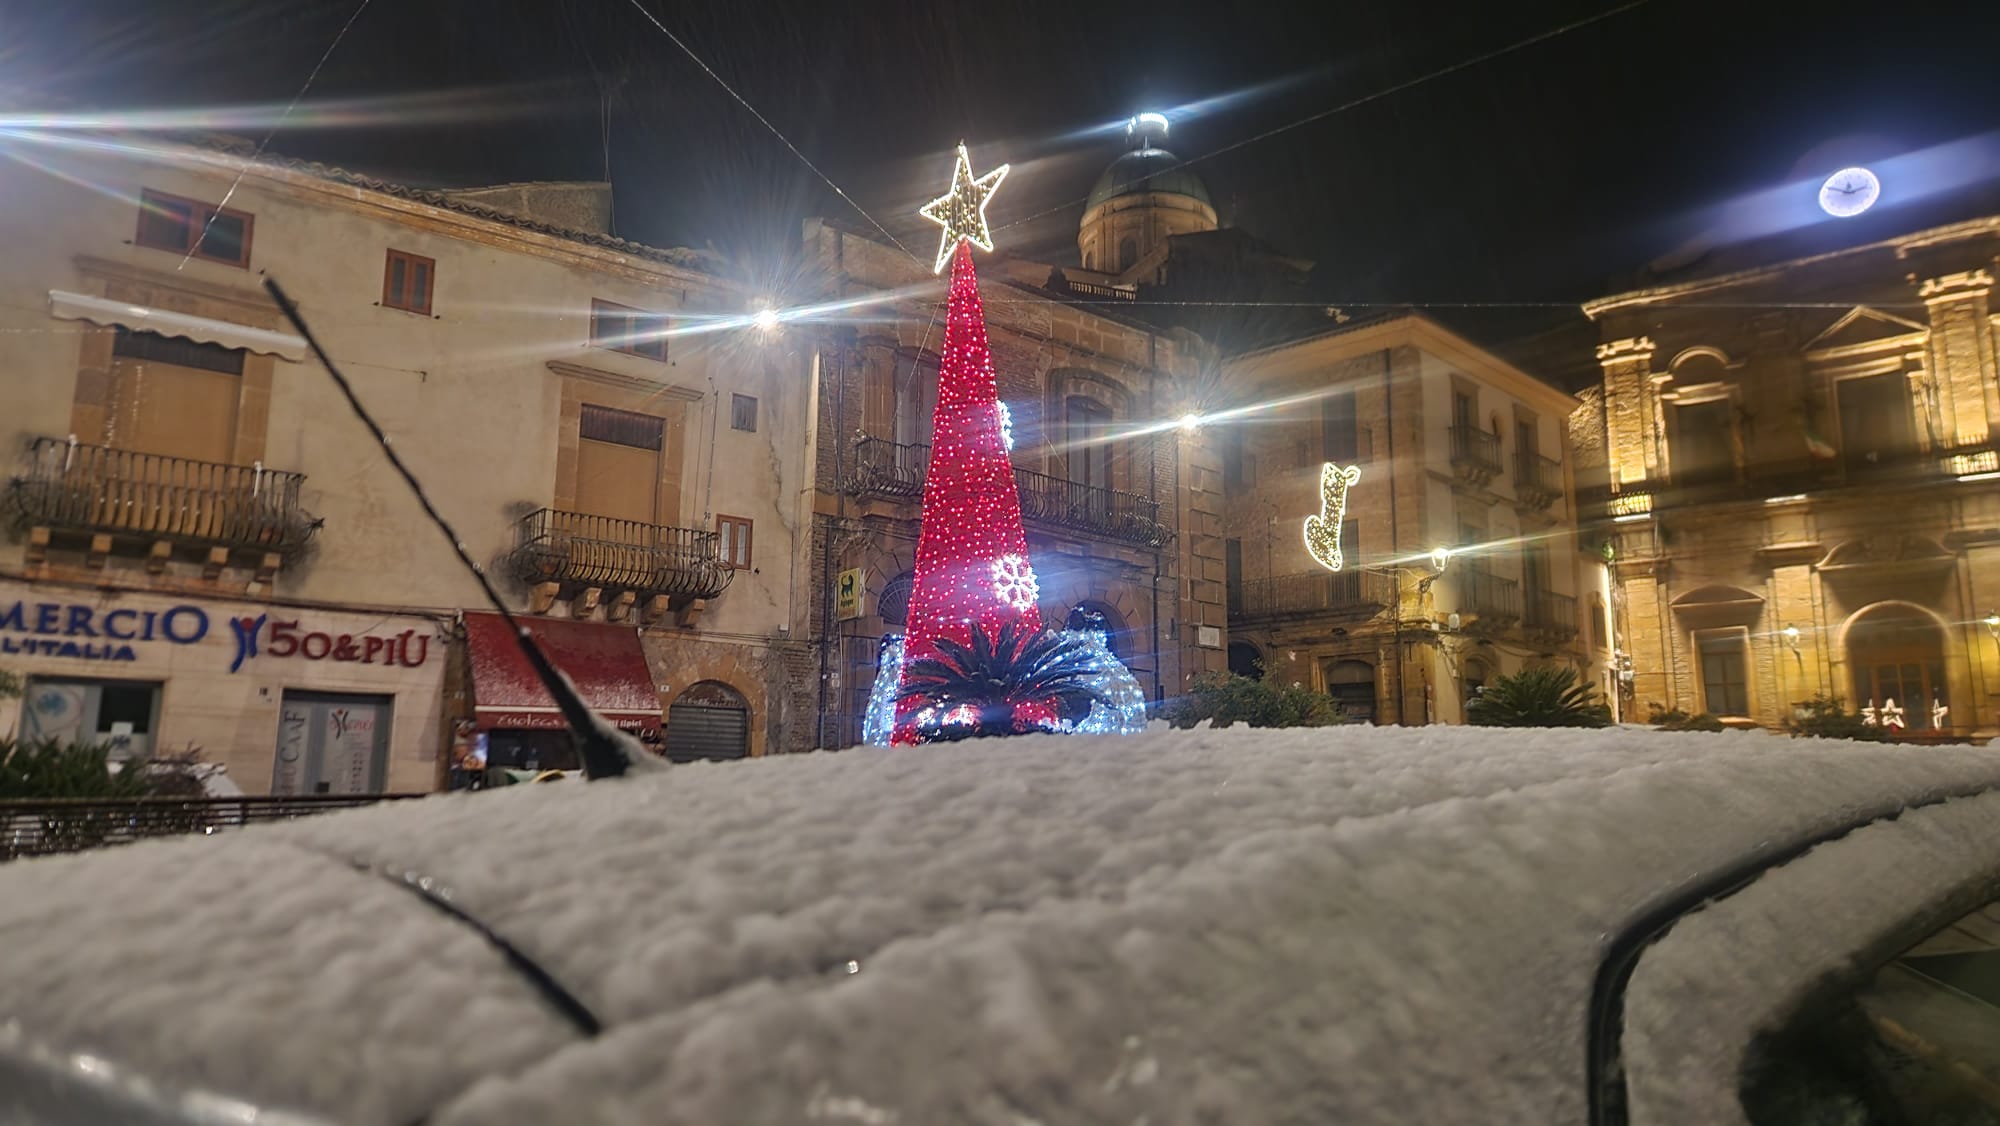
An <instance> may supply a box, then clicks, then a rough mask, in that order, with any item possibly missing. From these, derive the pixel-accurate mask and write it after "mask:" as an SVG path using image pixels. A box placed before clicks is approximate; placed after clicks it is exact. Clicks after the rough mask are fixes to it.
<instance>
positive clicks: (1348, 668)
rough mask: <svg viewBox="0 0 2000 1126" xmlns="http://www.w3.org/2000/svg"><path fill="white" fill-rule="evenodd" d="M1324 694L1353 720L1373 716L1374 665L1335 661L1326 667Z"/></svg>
mask: <svg viewBox="0 0 2000 1126" xmlns="http://www.w3.org/2000/svg"><path fill="white" fill-rule="evenodd" d="M1326 694H1327V695H1329V696H1332V697H1333V698H1334V701H1335V702H1336V703H1338V704H1339V705H1340V711H1341V714H1342V715H1345V716H1347V717H1348V718H1349V719H1354V720H1363V721H1366V720H1372V719H1374V718H1375V666H1374V665H1371V664H1369V663H1368V662H1367V661H1335V662H1333V663H1332V664H1330V665H1328V666H1327V669H1326Z"/></svg>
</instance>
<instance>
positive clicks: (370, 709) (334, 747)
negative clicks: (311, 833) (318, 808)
mask: <svg viewBox="0 0 2000 1126" xmlns="http://www.w3.org/2000/svg"><path fill="white" fill-rule="evenodd" d="M393 706H394V705H393V697H389V696H338V695H333V694H330V693H321V692H296V691H291V690H287V691H286V692H285V697H284V703H283V706H282V707H281V708H280V709H279V711H278V746H277V754H276V757H275V759H274V761H273V763H272V767H271V792H272V793H274V794H379V793H381V792H382V787H383V785H384V783H385V781H386V775H387V773H388V769H389V726H390V724H389V721H390V718H391V713H392V710H393Z"/></svg>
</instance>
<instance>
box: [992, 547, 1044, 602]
mask: <svg viewBox="0 0 2000 1126" xmlns="http://www.w3.org/2000/svg"><path fill="white" fill-rule="evenodd" d="M993 594H994V596H995V597H997V598H998V599H1000V601H1002V602H1005V603H1006V604H1007V605H1009V606H1012V607H1013V608H1014V609H1016V610H1026V609H1028V608H1029V607H1031V606H1033V605H1034V604H1035V602H1036V600H1037V599H1039V598H1041V596H1042V587H1041V584H1040V583H1039V582H1037V581H1036V580H1035V569H1034V567H1032V566H1030V565H1029V563H1028V557H1027V556H1025V555H1003V556H1001V557H1000V558H998V559H995V560H994V561H993Z"/></svg>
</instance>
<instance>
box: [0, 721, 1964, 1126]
mask: <svg viewBox="0 0 2000 1126" xmlns="http://www.w3.org/2000/svg"><path fill="white" fill-rule="evenodd" d="M1993 787H2000V754H1996V753H1994V752H1992V751H1987V750H1983V749H1909V748H1879V747H1877V748H1869V747H1863V746H1858V745H1854V744H1843V743H1831V742H1818V741H1791V740H1786V739H1782V738H1778V737H1775V736H1766V735H1758V734H1725V735H1704V734H1666V733H1659V732H1644V731H1632V730H1615V729H1614V730H1611V731H1602V732H1585V731H1501V730H1492V729H1484V730H1482V729H1466V728H1442V727H1432V728H1419V729H1374V728H1331V729H1311V730H1292V731H1276V732H1273V731H1249V730H1245V729H1231V730H1223V731H1199V732H1184V733H1149V734H1147V735H1143V736H1137V737H1128V738H1118V737H1095V738H1084V737H1077V738H1057V737H1037V738H1018V739H1011V740H1002V741H993V742H975V743H967V744H959V745H954V746H946V747H936V748H923V749H914V750H889V751H872V750H857V751H848V752H843V753H840V754H821V755H809V756H797V757H778V758H769V759H764V760H758V761H751V762H742V763H727V764H698V765H692V766H685V767H676V768H674V769H672V770H670V771H666V772H663V773H659V774H649V775H645V776H640V777H633V778H629V779H623V780H616V781H607V782H596V783H591V784H589V785H576V786H521V787H513V788H510V789H506V790H502V791H497V792H490V793H474V794H458V795H446V796H439V797H435V798H430V799H426V800H423V801H420V802H403V803H392V804H386V805H383V806H378V807H373V808H369V809H364V810H358V811H354V812H346V813H337V814H328V815H325V816H321V817H317V818H313V819H309V820H305V821H300V822H296V823H292V824H288V825H281V826H267V827H259V828H252V829H246V830H243V831H240V832H234V833H229V834H224V835H221V836H218V837H213V838H205V839H189V840H176V841H165V842H153V843H146V844H140V845H134V846H131V847H127V848H120V849H114V850H108V851H104V852H99V853H94V854H88V855H79V856H70V857H58V858H51V859H45V860H35V861H24V862H18V863H14V864H10V865H7V866H5V867H0V951H4V952H5V953H4V956H0V1056H4V1055H6V1054H7V1053H8V1052H9V1051H12V1052H13V1054H14V1055H15V1056H16V1057H17V1058H19V1057H21V1056H22V1055H23V1054H24V1053H40V1055H39V1056H38V1058H41V1059H42V1060H44V1061H45V1062H47V1061H50V1060H53V1061H56V1062H57V1063H58V1064H61V1063H62V1062H63V1061H68V1062H67V1064H64V1066H69V1067H71V1068H73V1069H74V1068H75V1067H77V1066H79V1065H78V1064H77V1062H76V1061H77V1060H78V1059H79V1058H83V1059H85V1061H86V1062H85V1063H84V1064H83V1065H81V1066H83V1067H84V1068H85V1070H88V1069H89V1068H90V1067H96V1068H99V1069H100V1071H101V1072H102V1073H105V1074H115V1075H116V1076H118V1077H121V1078H134V1079H138V1080H143V1081H146V1082H149V1083H151V1084H153V1085H154V1089H155V1090H156V1091H157V1090H165V1091H168V1092H169V1093H170V1094H172V1093H174V1092H179V1093H185V1092H189V1091H200V1092H207V1093H208V1095H210V1096H215V1095H220V1096H228V1097H230V1098H233V1099H238V1100H242V1104H243V1105H244V1106H254V1107H258V1108H265V1110H266V1111H267V1112H269V1111H271V1110H278V1111H295V1112H299V1113H301V1114H304V1115H307V1116H323V1117H325V1118H330V1119H333V1120H337V1121H343V1122H382V1123H407V1122H413V1121H416V1120H418V1119H423V1120H424V1121H426V1122H428V1123H432V1124H436V1126H459V1124H466V1123H502V1122H506V1123H515V1122H586V1121H593V1122H594V1121H607V1122H635V1123H637V1122H645V1123H655V1122H677V1123H764V1122H822V1121H823V1122H833V1123H878V1124H881V1123H899V1124H903V1126H917V1124H924V1126H930V1124H937V1123H978V1124H987V1123H994V1124H1001V1123H1005V1124H1010V1126H1012V1124H1021V1123H1034V1122H1040V1123H1056V1122H1061V1123H1100V1122H1101V1123H1121V1124H1123V1123H1132V1122H1139V1121H1146V1122H1151V1123H1155V1124H1159V1123H1178V1122H1222V1121H1229V1122H1250V1121H1258V1122H1332V1121H1340V1122H1350V1123H1351V1122H1399V1123H1400V1122H1412V1121H1493V1122H1498V1121H1534V1122H1559V1121H1581V1120H1582V1119H1583V1117H1584V1109H1583V1107H1584V1086H1585V1083H1584V1071H1585V1061H1584V1052H1583V1039H1584V1021H1585V1010H1586V1008H1587V1007H1588V1000H1589V996H1590V991H1591V981H1592V975H1593V973H1594V971H1595V970H1596V968H1597V966H1598V963H1599V961H1600V958H1601V955H1602V953H1603V949H1604V946H1605V944H1606V942H1607V941H1608V940H1609V938H1610V936H1613V935H1615V934H1617V933H1619V932H1620V931H1621V929H1622V928H1623V927H1624V926H1626V925H1627V924H1628V923H1630V922H1631V921H1632V920H1634V919H1636V918H1639V917H1640V916H1642V915H1643V914H1644V913H1645V912H1647V910H1648V909H1649V908H1652V907H1655V906H1656V905H1657V904H1659V903H1660V902H1661V901H1662V900H1663V899H1664V898H1665V897H1667V896H1669V895H1670V894H1671V893H1672V892H1673V891H1674V890H1675V889H1681V888H1686V887H1690V886H1694V885H1696V884H1698V883H1699V882H1700V881H1701V880H1702V879H1703V877H1704V876H1705V875H1708V874H1712V873H1715V872H1717V871H1721V870H1724V869H1727V868H1728V867H1729V866H1731V865H1732V864H1736V863H1740V862H1741V860H1742V858H1744V857H1745V856H1749V855H1752V854H1755V853H1757V852H1758V851H1760V850H1766V849H1769V848H1772V847H1773V846H1774V845H1782V844H1783V843H1784V842H1787V841H1798V840H1804V839H1807V838H1810V837H1811V836H1813V835H1814V834H1817V833H1824V832H1826V831H1828V830H1829V829H1831V828H1834V827H1837V826H1841V825H1845V824H1851V823H1853V822H1855V821H1856V820H1857V819H1865V818H1868V817H1872V816H1881V815H1884V814H1886V813H1890V812H1893V811H1895V810H1897V809H1900V808H1903V807H1904V806H1907V805H1911V804H1916V803H1921V802H1927V801H1932V800H1937V799H1939V798H1941V797H1943V796H1946V795H1949V794H1953V793H1965V792H1971V791H1975V790H1978V789H1981V788H1993ZM419 893H423V894H419ZM425 894H428V895H429V896H431V897H433V898H434V899H436V900H437V901H438V902H439V903H441V904H443V905H445V906H448V907H449V908H450V909H451V911H455V912H458V913H460V914H458V915H454V914H452V913H448V912H447V911H446V910H440V909H439V908H438V907H437V906H434V905H433V904H432V903H431V902H427V901H426V898H425ZM481 926H483V927H485V928H488V929H489V930H490V932H491V934H492V935H493V936H494V937H496V938H497V939H499V940H501V941H502V942H504V943H505V944H507V945H509V946H511V947H512V948H513V949H514V950H515V951H517V952H518V953H519V955H520V957H521V958H522V959H523V960H524V962H523V964H515V963H510V962H509V961H508V959H507V958H506V957H504V956H503V955H502V954H501V953H500V952H499V951H498V950H497V949H496V947H495V945H494V944H493V943H492V942H490V941H488V938H487V937H485V936H484V935H482V933H481V931H480V930H479V929H478V928H479V927H481ZM524 966H531V967H532V969H533V971H535V972H540V973H544V974H546V976H547V979H548V980H547V982H546V983H545V984H546V988H543V987H538V986H537V985H536V984H535V982H534V981H533V980H532V974H531V973H530V972H525V971H524ZM10 1037H11V1040H10V1039H9V1038H10ZM4 1086H5V1084H4V1083H0V1087H4ZM174 1097H179V1096H178V1095H174ZM200 1105H201V1106H208V1107H213V1106H224V1107H225V1108H227V1107H229V1106H232V1105H233V1104H217V1103H212V1102H204V1103H201V1104H200ZM235 1109H236V1110H241V1109H242V1107H241V1106H238V1107H236V1108H235Z"/></svg>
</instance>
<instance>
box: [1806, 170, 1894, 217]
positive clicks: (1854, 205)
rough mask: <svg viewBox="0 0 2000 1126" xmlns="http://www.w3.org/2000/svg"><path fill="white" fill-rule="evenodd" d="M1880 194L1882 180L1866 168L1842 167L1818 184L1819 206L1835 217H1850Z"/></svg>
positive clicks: (1867, 206)
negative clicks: (1824, 181)
mask: <svg viewBox="0 0 2000 1126" xmlns="http://www.w3.org/2000/svg"><path fill="white" fill-rule="evenodd" d="M1881 194H1882V181H1880V180H1877V179H1876V178H1875V173H1873V172H1870V171H1868V170H1867V169H1866V168H1843V169H1841V170H1840V171H1838V172H1835V173H1834V174H1833V175H1831V176H1828V177H1827V178H1826V183H1824V184H1821V185H1820V186H1819V206H1820V209H1821V210H1823V211H1825V212H1826V213H1827V214H1828V215H1831V216H1833V217H1834V218H1836V219H1851V218H1853V217H1854V216H1856V215H1859V214H1861V213H1862V212H1863V211H1866V210H1868V209H1869V208H1870V207H1873V206H1875V200H1876V198H1877V197H1878V196H1880V195H1881Z"/></svg>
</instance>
